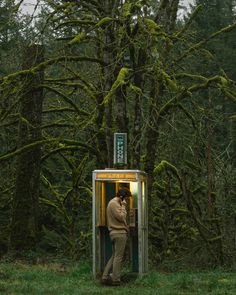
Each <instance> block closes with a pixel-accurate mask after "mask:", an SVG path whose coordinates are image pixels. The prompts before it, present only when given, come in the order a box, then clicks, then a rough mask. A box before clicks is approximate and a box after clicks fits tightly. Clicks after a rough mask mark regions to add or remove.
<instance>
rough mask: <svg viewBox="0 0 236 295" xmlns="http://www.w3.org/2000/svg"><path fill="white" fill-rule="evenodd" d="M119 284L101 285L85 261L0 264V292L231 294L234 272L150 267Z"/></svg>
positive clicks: (35, 293) (35, 294)
mask: <svg viewBox="0 0 236 295" xmlns="http://www.w3.org/2000/svg"><path fill="white" fill-rule="evenodd" d="M124 278H126V282H124V283H123V284H122V285H121V286H120V287H107V286H102V285H101V284H100V283H99V281H95V280H94V279H93V276H92V272H91V267H90V265H89V264H86V263H83V264H76V265H73V266H65V265H63V264H60V263H54V264H46V265H29V264H23V263H20V262H18V263H2V264H0V294H9V295H10V294H12V295H13V294H22V295H27V294H30V295H33V294H34V295H39V294H43V295H47V294H48V295H49V294H50V295H54V294H55V295H70V294H71V295H72V294H79V295H85V294H89V295H92V294H94V295H95V294H110V295H111V294H122V295H123V294H130V295H139V294H140V295H143V294H145V295H151V294H159V295H184V294H186V295H189V294H192V295H198V294H199V295H207V294H214V295H222V294H224V295H234V294H235V289H236V273H232V272H224V271H212V272H207V271H206V272H203V271H201V272H178V273H167V272H157V271H152V272H150V273H149V274H148V275H146V276H145V277H143V278H141V279H136V280H135V279H129V276H128V275H126V276H125V277H124Z"/></svg>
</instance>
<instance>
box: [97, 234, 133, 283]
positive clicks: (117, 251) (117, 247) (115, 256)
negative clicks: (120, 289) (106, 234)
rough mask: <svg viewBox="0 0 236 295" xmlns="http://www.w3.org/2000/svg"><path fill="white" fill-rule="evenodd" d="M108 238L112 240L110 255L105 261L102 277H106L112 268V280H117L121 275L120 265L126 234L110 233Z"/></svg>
mask: <svg viewBox="0 0 236 295" xmlns="http://www.w3.org/2000/svg"><path fill="white" fill-rule="evenodd" d="M110 238H111V242H112V256H111V258H110V259H109V261H108V262H107V265H106V267H105V269H104V272H103V275H102V279H104V280H106V279H108V278H109V273H110V271H111V270H112V281H114V282H117V281H118V282H119V281H120V275H121V265H122V260H123V257H124V252H125V245H126V241H127V234H125V233H123V234H117V233H116V234H110Z"/></svg>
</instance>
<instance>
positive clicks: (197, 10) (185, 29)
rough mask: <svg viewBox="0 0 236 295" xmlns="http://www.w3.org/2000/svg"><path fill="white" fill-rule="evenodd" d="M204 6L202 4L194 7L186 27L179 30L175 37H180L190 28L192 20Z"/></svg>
mask: <svg viewBox="0 0 236 295" xmlns="http://www.w3.org/2000/svg"><path fill="white" fill-rule="evenodd" d="M202 8H203V6H202V5H201V4H200V5H198V6H197V7H196V8H195V9H194V11H193V12H192V14H191V16H190V18H189V19H188V21H187V22H186V24H185V25H184V27H183V28H182V29H181V30H180V31H179V32H177V34H175V35H174V37H176V38H180V37H181V36H182V35H183V34H184V33H185V32H186V31H187V30H188V28H189V27H190V25H191V23H192V21H193V20H194V18H195V17H196V16H197V14H198V13H199V12H200V10H201V9H202Z"/></svg>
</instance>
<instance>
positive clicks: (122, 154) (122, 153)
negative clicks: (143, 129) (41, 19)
mask: <svg viewBox="0 0 236 295" xmlns="http://www.w3.org/2000/svg"><path fill="white" fill-rule="evenodd" d="M114 164H118V165H119V164H120V165H122V164H127V133H114Z"/></svg>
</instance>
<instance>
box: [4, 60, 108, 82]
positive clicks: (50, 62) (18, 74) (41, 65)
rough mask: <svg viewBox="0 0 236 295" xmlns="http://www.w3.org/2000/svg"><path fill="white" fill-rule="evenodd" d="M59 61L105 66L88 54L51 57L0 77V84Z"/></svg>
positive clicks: (30, 73)
mask: <svg viewBox="0 0 236 295" xmlns="http://www.w3.org/2000/svg"><path fill="white" fill-rule="evenodd" d="M61 61H65V62H69V61H77V62H83V61H86V62H92V63H98V64H101V65H103V66H106V63H105V62H104V61H103V60H100V59H97V58H93V57H88V56H60V57H57V58H52V59H50V60H47V61H44V62H42V63H40V64H38V65H37V66H35V67H32V68H31V69H28V70H21V71H18V72H16V73H13V74H10V75H7V76H4V77H1V78H0V84H3V85H4V84H8V83H11V82H12V81H14V80H15V79H17V78H22V77H24V76H28V75H34V74H36V73H37V72H39V71H43V70H44V69H46V68H47V67H48V66H51V65H54V64H57V63H59V62H61Z"/></svg>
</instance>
